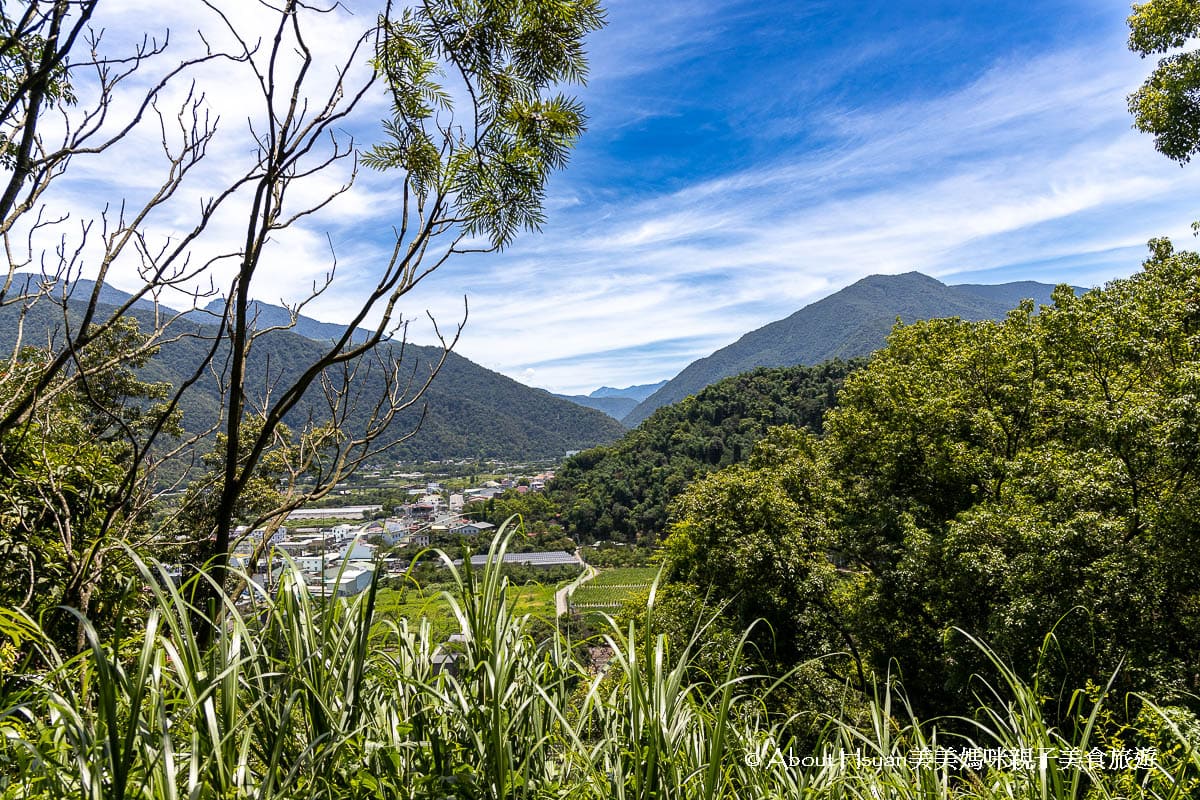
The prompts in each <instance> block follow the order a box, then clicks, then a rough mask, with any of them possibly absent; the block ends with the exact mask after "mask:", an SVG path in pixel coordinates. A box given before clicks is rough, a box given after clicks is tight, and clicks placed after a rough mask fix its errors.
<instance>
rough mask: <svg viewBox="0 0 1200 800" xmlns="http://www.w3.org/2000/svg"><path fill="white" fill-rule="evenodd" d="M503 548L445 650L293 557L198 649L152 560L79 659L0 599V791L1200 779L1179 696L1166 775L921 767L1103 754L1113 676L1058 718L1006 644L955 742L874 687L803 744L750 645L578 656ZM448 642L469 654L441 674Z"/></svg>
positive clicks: (647, 640)
mask: <svg viewBox="0 0 1200 800" xmlns="http://www.w3.org/2000/svg"><path fill="white" fill-rule="evenodd" d="M507 543H508V534H507V533H502V535H500V536H498V537H497V538H496V540H495V541H494V542H493V544H492V548H491V552H490V555H491V557H492V558H491V560H490V561H489V563H488V565H487V566H485V567H484V568H482V569H478V570H474V569H472V568H471V567H470V566H469V565H465V566H463V567H462V568H455V567H453V566H452V565H450V563H449V559H446V562H447V568H448V569H449V570H450V573H449V574H451V575H452V576H453V582H454V589H453V590H452V591H450V592H448V593H447V601H448V602H449V604H450V606H451V608H452V610H453V613H454V616H455V618H456V620H457V624H458V627H459V632H460V634H461V636H460V637H458V638H460V639H461V641H459V642H456V643H454V644H450V645H448V644H445V643H442V642H439V641H436V640H434V639H433V638H432V634H431V631H430V627H429V625H428V624H427V623H426V622H424V621H420V620H417V621H412V620H400V621H398V622H391V621H388V622H386V623H384V624H381V623H380V621H379V620H377V619H375V616H374V611H375V596H376V588H375V587H374V586H373V587H372V588H371V590H370V591H368V592H366V593H364V594H363V595H360V596H358V597H356V598H353V599H351V600H335V601H328V602H324V601H322V600H321V599H320V598H316V597H313V596H312V595H310V594H309V592H308V590H307V589H306V588H305V586H304V583H303V581H302V580H301V579H300V578H299V576H298V575H296V574H289V575H286V576H284V578H283V580H281V581H280V583H279V585H278V587H277V588H276V589H275V590H274V591H273V592H272V593H271V594H270V595H265V594H262V593H260V594H259V595H257V596H256V597H255V598H254V599H255V604H254V607H253V611H252V612H246V611H245V610H241V611H239V610H238V609H237V608H235V606H234V604H233V601H232V599H231V598H230V597H228V596H227V595H221V597H222V602H223V603H224V604H225V611H226V614H225V617H224V622H223V624H222V625H221V626H220V634H219V636H218V637H217V639H216V641H215V642H213V643H212V645H211V646H210V647H208V648H207V649H202V648H201V647H200V646H199V645H198V639H197V636H196V634H195V632H194V631H193V629H192V626H191V620H192V619H194V612H195V609H192V608H191V607H190V606H189V605H188V603H187V601H186V597H187V596H188V593H187V591H186V590H183V591H181V590H179V589H177V588H175V587H174V586H173V585H172V584H171V583H170V581H169V580H167V579H166V576H165V575H163V574H161V572H160V571H159V570H158V569H157V567H155V566H154V565H145V564H143V565H141V569H142V570H143V578H144V583H145V585H146V586H147V587H148V591H149V592H150V593H151V594H150V598H149V599H150V610H149V613H148V615H147V617H146V619H145V625H144V628H141V629H139V630H138V631H136V632H132V631H125V632H123V633H122V632H118V635H116V636H114V637H113V638H110V639H108V640H101V639H100V638H99V637H98V636H97V635H96V633H95V630H94V629H93V628H92V627H91V626H90V625H86V624H85V626H84V627H85V630H86V632H87V642H88V647H87V648H86V650H85V651H84V652H83V653H81V654H79V655H77V656H71V657H68V656H66V655H64V654H62V653H60V652H58V651H57V650H56V649H55V648H54V646H53V645H52V644H51V643H50V641H49V639H47V638H46V637H45V636H43V635H42V633H41V631H40V629H39V627H38V625H37V624H36V622H35V621H33V620H31V619H29V618H27V617H25V616H23V615H22V614H20V613H18V612H14V611H6V612H2V613H0V643H3V644H5V645H6V647H5V649H4V651H3V652H5V653H7V655H6V656H5V659H4V661H3V662H0V664H3V665H6V666H7V667H8V669H9V672H8V674H6V675H0V797H3V798H60V797H77V798H153V799H156V800H157V799H158V798H163V799H166V798H170V799H171V800H174V799H175V798H187V799H188V800H204V799H205V798H214V799H215V798H221V799H222V800H225V799H226V798H263V799H264V800H265V798H339V799H341V798H376V797H381V798H383V797H386V798H392V797H397V798H444V797H451V798H567V797H570V798H646V799H649V798H661V799H662V800H667V799H669V798H739V800H740V799H741V798H783V797H811V798H951V797H953V798H1029V799H1030V800H1032V799H1033V798H1039V799H1045V798H1055V799H1056V800H1057V799H1058V798H1063V799H1064V800H1065V799H1066V798H1072V799H1073V800H1074V799H1078V800H1096V799H1097V798H1116V797H1133V796H1136V797H1155V798H1183V797H1186V796H1188V794H1187V793H1188V792H1189V791H1192V790H1193V789H1194V783H1189V781H1194V780H1195V777H1196V775H1197V774H1200V755H1198V753H1197V751H1196V749H1195V747H1194V742H1192V741H1191V739H1190V735H1189V734H1188V733H1187V732H1186V731H1184V730H1182V729H1181V728H1179V727H1178V726H1176V727H1173V728H1172V727H1171V726H1172V725H1174V723H1173V722H1172V719H1173V718H1172V717H1171V716H1170V714H1168V713H1167V712H1165V711H1164V712H1162V713H1163V719H1164V720H1165V721H1166V723H1165V724H1164V726H1163V729H1164V730H1167V731H1168V733H1167V734H1166V735H1168V736H1171V737H1174V738H1173V739H1172V741H1173V742H1174V744H1175V745H1176V746H1177V751H1178V754H1179V755H1178V757H1176V758H1175V759H1174V760H1173V761H1172V762H1170V763H1167V764H1163V765H1162V766H1160V767H1159V768H1158V769H1157V770H1154V769H1142V770H1134V771H1129V770H1127V771H1125V772H1123V773H1120V774H1119V775H1118V773H1116V772H1106V771H1104V770H1098V769H1094V768H1091V767H1088V766H1086V765H1073V764H1064V763H1061V762H1060V761H1059V760H1058V759H1046V760H1045V761H1035V762H1034V768H1032V769H997V768H988V767H986V766H984V767H983V768H980V769H960V768H958V767H957V766H952V765H947V764H938V763H925V762H922V761H921V760H920V759H916V760H914V758H913V754H914V753H917V752H922V751H924V752H936V751H937V749H938V748H941V747H946V746H950V747H952V748H953V749H955V750H961V749H962V748H967V747H980V748H992V749H999V748H1005V749H1010V750H1018V749H1030V750H1033V751H1034V752H1041V751H1048V750H1053V751H1055V752H1062V751H1066V750H1068V749H1071V748H1085V749H1086V748H1090V747H1092V744H1093V742H1092V737H1093V736H1095V734H1096V731H1095V722H1096V720H1097V719H1099V717H1100V714H1101V711H1102V707H1103V703H1104V702H1105V697H1104V696H1103V693H1100V694H1099V699H1096V698H1094V697H1092V696H1085V695H1084V694H1080V695H1079V696H1078V697H1079V708H1080V712H1081V716H1082V718H1083V719H1084V720H1085V723H1084V724H1081V726H1080V728H1079V730H1078V731H1077V732H1071V733H1070V734H1069V735H1068V734H1067V733H1064V732H1061V731H1058V730H1055V729H1053V728H1052V727H1050V726H1049V725H1048V724H1047V723H1046V722H1045V720H1044V719H1043V718H1042V716H1041V715H1040V711H1039V700H1038V696H1037V691H1036V687H1030V686H1027V685H1026V684H1024V683H1023V682H1022V681H1021V680H1020V679H1019V678H1018V676H1016V675H1015V674H1013V673H1012V672H1011V671H1010V670H1008V669H1007V668H1006V667H1005V666H1004V665H1003V664H1002V663H1000V661H999V660H998V659H996V660H995V667H996V674H997V676H998V681H997V682H996V683H995V684H994V685H993V684H985V686H986V687H987V688H986V694H985V696H984V700H985V701H986V702H984V703H983V704H982V706H981V711H980V714H979V715H978V716H977V717H976V718H975V720H974V723H973V724H974V728H973V730H974V733H973V734H972V736H971V737H970V738H959V739H955V740H954V741H953V742H951V741H949V740H947V739H946V737H945V735H944V734H942V733H941V731H940V730H939V727H938V726H937V725H935V724H931V723H926V722H921V721H918V720H915V719H914V718H913V715H912V714H911V713H910V711H909V710H908V709H907V707H906V705H905V703H904V700H903V696H902V695H901V694H900V693H899V690H898V687H897V685H896V684H895V683H894V682H884V684H883V685H882V686H881V687H880V689H879V694H878V697H877V698H876V699H875V701H874V702H873V703H871V704H869V714H868V715H867V718H866V720H865V721H862V722H860V723H858V724H850V723H848V722H846V721H843V720H840V719H830V720H829V723H828V725H827V726H826V728H825V730H824V733H823V735H822V736H821V738H820V739H819V741H818V742H817V744H816V746H815V747H809V748H808V749H806V750H804V751H803V752H801V751H800V750H799V749H798V746H797V745H796V742H795V740H794V739H792V738H791V737H790V736H789V734H788V732H787V731H788V727H787V725H786V720H779V719H775V718H773V717H771V716H770V715H769V714H768V713H767V711H766V704H764V702H763V698H762V697H761V696H760V697H755V696H752V695H751V693H750V692H749V690H748V688H747V687H748V684H747V683H745V682H744V680H745V679H744V676H742V667H741V658H740V654H741V653H740V651H741V645H739V646H738V647H737V648H735V652H734V653H732V654H731V658H730V664H731V666H730V668H729V672H728V673H727V674H725V675H720V676H712V677H710V678H708V679H704V680H698V679H697V678H695V677H694V676H695V673H696V670H695V669H694V668H693V667H694V665H695V651H696V649H697V648H698V646H699V645H700V643H701V638H702V637H703V635H704V632H703V629H700V630H698V631H697V634H696V637H695V638H694V639H693V641H692V642H691V643H690V644H688V645H686V646H684V647H682V648H674V649H673V648H672V647H671V646H670V645H669V643H668V640H667V638H666V637H664V636H662V635H659V634H656V633H655V632H654V631H653V630H652V627H651V626H642V627H640V628H639V627H638V626H637V625H634V624H620V623H618V622H617V621H615V620H611V619H608V620H607V622H606V630H605V631H604V633H603V640H604V642H605V644H606V645H607V647H608V648H610V649H611V652H612V654H613V656H612V659H611V660H610V661H609V662H608V664H607V666H606V668H604V669H602V670H597V669H595V668H593V667H592V666H591V665H590V664H586V663H582V662H581V661H580V660H579V659H578V658H577V657H576V655H575V648H574V647H573V645H575V644H577V643H574V642H570V641H567V640H566V639H564V638H563V637H562V636H558V635H554V634H553V633H550V634H547V633H546V632H545V631H546V628H545V626H539V625H536V624H534V621H533V620H531V619H530V617H529V616H528V615H521V614H516V613H514V611H513V609H512V608H511V607H510V605H509V592H508V591H507V585H506V580H505V578H504V577H503V575H502V573H501V570H500V569H499V567H498V564H499V561H500V557H501V556H502V554H503V552H504V549H505V548H506V546H507ZM651 598H652V599H651V603H653V592H652V594H651ZM650 619H651V620H652V619H653V617H652V615H651V616H650ZM980 646H981V647H982V645H980ZM452 649H453V651H454V652H455V653H456V655H457V662H456V671H453V672H452V671H448V670H441V669H439V664H441V663H442V662H441V661H440V659H439V658H438V656H439V655H440V654H445V653H447V652H450V651H451V650H452ZM14 654H15V655H14ZM755 685H761V684H755ZM1088 703H1091V705H1090V706H1088V705H1087V704H1088Z"/></svg>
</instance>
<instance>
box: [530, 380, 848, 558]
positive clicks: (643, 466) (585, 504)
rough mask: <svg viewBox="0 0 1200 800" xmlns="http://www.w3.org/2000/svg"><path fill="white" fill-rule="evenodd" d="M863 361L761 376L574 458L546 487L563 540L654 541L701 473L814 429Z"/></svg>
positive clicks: (720, 385)
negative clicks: (770, 439)
mask: <svg viewBox="0 0 1200 800" xmlns="http://www.w3.org/2000/svg"><path fill="white" fill-rule="evenodd" d="M860 365H861V362H857V361H856V362H841V361H832V362H829V363H825V364H820V365H818V366H815V367H780V368H765V367H764V368H761V369H756V370H754V371H752V372H746V373H742V374H739V375H735V376H733V377H730V378H725V379H723V380H720V381H718V382H716V383H714V384H713V385H712V386H708V387H706V388H705V389H703V390H702V391H701V392H699V393H698V394H697V395H696V396H695V397H691V398H688V399H687V400H686V401H684V402H682V403H677V404H675V405H670V406H667V407H665V408H660V409H658V410H657V411H656V412H654V414H652V415H651V416H650V418H649V419H648V420H646V421H645V422H644V423H642V424H641V425H640V426H639V427H638V428H637V429H636V430H633V431H630V432H628V433H627V434H625V436H624V437H622V438H621V439H620V440H619V441H617V442H616V443H615V444H612V445H607V446H604V447H597V448H594V449H592V450H586V451H584V452H582V453H578V454H577V455H574V456H572V457H571V458H569V459H567V460H566V462H565V463H564V464H563V465H562V467H560V468H559V470H558V472H557V474H556V476H555V479H554V481H553V482H552V483H551V484H550V490H549V491H550V497H551V498H552V499H553V500H554V501H555V502H557V503H558V504H559V507H560V508H562V509H563V511H564V514H563V524H564V525H565V526H566V529H567V532H568V533H569V534H570V535H571V536H574V537H577V538H580V539H582V540H584V541H588V540H592V539H595V538H604V539H608V538H615V539H624V540H626V541H631V542H632V541H635V540H637V539H639V538H641V537H646V536H651V537H658V536H660V535H662V534H663V533H664V532H665V530H666V526H667V521H668V511H667V509H668V507H669V505H670V503H671V501H672V500H674V499H675V498H676V497H678V496H679V494H680V493H681V492H682V491H683V490H684V489H685V488H686V487H687V485H688V484H689V483H690V482H691V481H693V480H695V479H697V478H698V477H700V476H702V475H706V474H708V473H710V472H713V471H715V470H717V469H720V468H721V467H725V466H728V465H730V464H736V463H739V462H740V461H742V459H743V458H745V457H746V456H747V455H748V454H749V453H750V450H751V449H752V448H753V447H754V443H755V442H757V441H758V440H759V439H761V438H762V437H763V436H764V435H765V434H766V432H767V430H768V429H769V428H770V427H771V426H773V425H798V426H803V427H807V428H809V429H811V430H813V431H819V430H820V429H821V425H822V417H823V415H824V413H825V411H826V409H828V408H830V407H831V406H832V405H833V404H834V402H835V401H836V399H837V392H838V389H839V388H841V385H842V382H843V381H844V380H845V378H846V376H847V375H849V374H850V372H851V371H853V370H854V369H856V368H857V367H859V366H860Z"/></svg>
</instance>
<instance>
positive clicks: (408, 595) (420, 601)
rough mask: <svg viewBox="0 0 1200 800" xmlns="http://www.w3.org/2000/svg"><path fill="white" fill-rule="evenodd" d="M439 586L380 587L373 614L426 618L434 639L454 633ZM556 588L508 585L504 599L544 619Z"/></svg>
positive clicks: (549, 618)
mask: <svg viewBox="0 0 1200 800" xmlns="http://www.w3.org/2000/svg"><path fill="white" fill-rule="evenodd" d="M442 588H443V587H441V586H437V587H428V588H424V589H418V588H412V589H405V590H400V589H380V590H379V597H378V599H377V600H376V617H377V619H379V620H383V619H389V620H392V621H399V620H401V619H407V620H409V621H410V622H413V623H415V622H416V621H417V620H419V619H420V618H421V617H426V618H427V619H428V620H429V623H430V625H431V627H432V629H433V635H434V637H435V638H436V640H437V641H441V640H444V639H446V638H447V637H449V636H450V634H452V633H457V632H458V628H459V625H458V621H457V620H456V619H455V618H454V612H453V611H451V610H450V604H449V603H447V602H446V598H445V597H444V596H443V595H442ZM557 588H558V587H556V586H553V585H546V584H541V583H526V584H520V585H517V586H510V587H509V589H508V600H509V602H510V603H511V604H512V609H513V613H514V614H517V615H521V614H529V615H531V616H534V617H538V618H540V619H543V620H546V621H553V620H554V592H555V591H556V589H557Z"/></svg>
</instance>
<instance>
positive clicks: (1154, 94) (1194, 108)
mask: <svg viewBox="0 0 1200 800" xmlns="http://www.w3.org/2000/svg"><path fill="white" fill-rule="evenodd" d="M1129 30H1130V33H1129V49H1130V50H1133V51H1134V52H1135V53H1139V54H1141V56H1142V57H1143V58H1145V57H1147V56H1149V55H1152V54H1162V53H1168V52H1170V51H1172V50H1177V51H1179V52H1176V53H1173V54H1171V55H1169V56H1165V57H1164V58H1161V59H1159V61H1158V65H1157V66H1156V67H1155V69H1154V71H1153V72H1151V73H1150V76H1149V77H1148V78H1147V79H1146V81H1145V82H1144V83H1143V84H1142V86H1141V88H1139V89H1138V90H1137V91H1136V92H1134V93H1133V94H1131V95H1130V96H1129V110H1130V112H1131V113H1132V114H1133V115H1134V120H1135V122H1134V125H1135V126H1136V127H1137V128H1138V130H1141V131H1143V132H1145V133H1150V134H1153V136H1154V146H1155V147H1156V148H1157V149H1158V151H1159V152H1160V153H1162V154H1163V155H1165V156H1167V157H1168V158H1170V159H1173V160H1175V161H1178V162H1180V163H1186V162H1188V161H1190V160H1191V158H1192V156H1193V155H1195V154H1196V152H1197V149H1200V53H1197V52H1196V51H1195V50H1183V47H1184V46H1185V45H1186V44H1187V42H1188V41H1189V40H1191V39H1195V38H1196V37H1197V36H1200V6H1197V4H1196V3H1195V2H1192V1H1191V0H1150V2H1148V3H1138V4H1135V5H1134V6H1133V14H1132V15H1130V17H1129Z"/></svg>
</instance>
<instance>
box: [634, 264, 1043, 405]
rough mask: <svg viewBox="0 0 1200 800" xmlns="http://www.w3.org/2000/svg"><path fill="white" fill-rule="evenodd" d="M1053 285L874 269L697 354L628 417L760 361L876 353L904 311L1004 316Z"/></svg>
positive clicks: (785, 362) (911, 317)
mask: <svg viewBox="0 0 1200 800" xmlns="http://www.w3.org/2000/svg"><path fill="white" fill-rule="evenodd" d="M1053 289H1054V287H1053V286H1051V285H1049V284H1044V283H1035V282H1033V281H1021V282H1017V283H1006V284H1000V285H996V286H983V285H975V284H963V285H959V286H947V285H946V284H944V283H942V282H941V281H938V280H935V279H934V278H930V277H929V276H927V275H922V274H921V273H919V272H907V273H904V274H903V275H871V276H868V277H866V278H863V279H862V280H860V281H858V282H857V283H854V284H851V285H850V286H847V287H846V288H845V289H842V290H841V291H838V292H835V293H834V294H831V295H829V296H828V297H825V298H822V299H821V300H818V301H816V302H815V303H811V304H809V305H807V306H805V307H804V308H802V309H800V310H799V311H797V312H796V313H794V314H792V315H791V316H788V317H786V318H784V319H781V320H777V321H775V322H772V323H770V324H768V325H765V326H763V327H762V328H759V329H757V330H754V331H751V332H750V333H747V334H745V335H744V336H742V337H741V338H740V339H738V340H737V341H736V342H734V343H733V344H730V345H727V346H726V347H722V348H721V349H719V350H717V351H716V352H714V353H713V354H712V355H709V356H706V357H705V358H701V359H699V360H697V361H693V362H692V363H691V364H689V365H688V366H687V367H685V368H684V369H683V371H682V372H680V373H679V374H678V375H676V376H675V377H674V378H672V379H671V380H670V381H668V382H667V384H666V385H665V386H663V387H662V388H661V389H659V390H658V391H656V392H655V393H654V394H652V395H651V396H650V397H648V398H647V399H646V400H644V401H643V402H642V403H641V404H639V405H638V406H637V408H635V409H634V410H633V411H631V412H630V413H629V415H628V416H626V417H625V418H624V419H623V420H622V422H624V423H625V425H627V426H629V427H634V426H636V425H637V424H638V423H640V422H641V421H642V420H644V419H646V418H647V417H648V416H650V414H651V413H653V411H654V410H655V409H656V408H659V407H661V406H664V405H669V404H671V403H677V402H679V401H680V400H682V399H683V398H685V397H687V396H688V395H692V394H695V393H696V392H698V391H700V390H701V389H703V388H704V387H705V386H708V385H709V384H711V383H713V382H715V381H718V380H720V379H721V378H725V377H728V376H730V375H736V374H738V373H740V372H746V371H748V370H751V369H754V368H756V367H782V366H792V365H795V364H819V363H821V362H823V361H828V360H829V359H831V358H855V357H859V356H866V355H869V354H870V353H871V352H873V351H874V350H877V349H878V348H880V347H882V346H883V343H884V341H885V340H886V339H887V335H888V333H889V332H890V331H891V330H892V326H893V325H895V323H896V319H897V318H900V319H902V320H904V321H905V322H913V321H915V320H918V319H933V318H936V317H959V318H960V319H964V320H983V319H1000V318H1002V317H1003V316H1004V315H1005V314H1006V313H1007V312H1008V311H1009V310H1010V309H1012V308H1014V307H1016V305H1017V304H1018V303H1019V302H1020V301H1021V300H1022V299H1024V298H1030V299H1032V300H1033V301H1034V303H1035V304H1045V303H1049V302H1050V293H1051V291H1052V290H1053Z"/></svg>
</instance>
